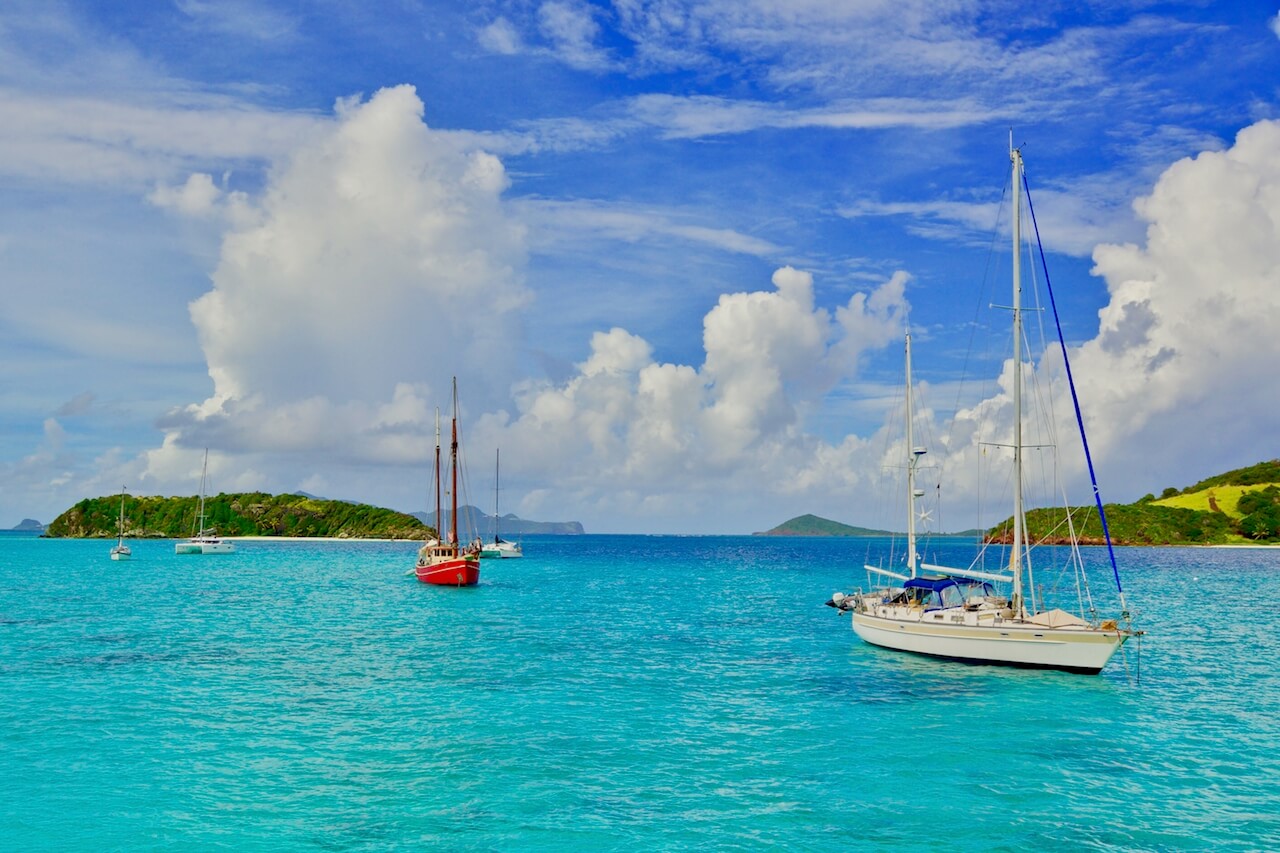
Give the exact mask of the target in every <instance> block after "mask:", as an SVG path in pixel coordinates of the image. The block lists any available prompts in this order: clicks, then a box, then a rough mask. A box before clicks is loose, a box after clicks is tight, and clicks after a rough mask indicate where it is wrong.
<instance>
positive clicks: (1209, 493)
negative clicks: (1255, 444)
mask: <svg viewBox="0 0 1280 853" xmlns="http://www.w3.org/2000/svg"><path fill="white" fill-rule="evenodd" d="M1267 486H1277V487H1280V482H1276V483H1258V484H1251V485H1248V486H1210V487H1209V488H1205V489H1201V490H1199V491H1196V492H1186V493H1183V494H1180V495H1174V496H1173V497H1171V498H1162V499H1161V500H1158V501H1152V502H1151V503H1152V505H1153V506H1169V507H1177V508H1178V509H1194V510H1198V511H1199V512H1221V513H1225V514H1226V515H1228V516H1230V517H1231V518H1239V517H1240V512H1239V511H1238V510H1237V509H1236V504H1237V503H1238V502H1239V500H1240V496H1241V495H1242V494H1244V493H1245V492H1253V491H1257V490H1258V489H1265V488H1266V487H1267Z"/></svg>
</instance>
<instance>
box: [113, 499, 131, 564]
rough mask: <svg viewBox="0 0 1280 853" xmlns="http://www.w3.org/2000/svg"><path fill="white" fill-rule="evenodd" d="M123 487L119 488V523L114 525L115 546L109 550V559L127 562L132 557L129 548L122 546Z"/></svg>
mask: <svg viewBox="0 0 1280 853" xmlns="http://www.w3.org/2000/svg"><path fill="white" fill-rule="evenodd" d="M124 489H125V487H124V486H121V487H120V521H119V522H118V523H117V525H116V546H115V547H114V548H112V549H111V559H113V560H128V559H130V558H132V557H133V552H132V551H130V550H129V546H128V545H126V544H124Z"/></svg>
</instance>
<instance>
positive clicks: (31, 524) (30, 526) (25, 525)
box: [12, 518, 44, 533]
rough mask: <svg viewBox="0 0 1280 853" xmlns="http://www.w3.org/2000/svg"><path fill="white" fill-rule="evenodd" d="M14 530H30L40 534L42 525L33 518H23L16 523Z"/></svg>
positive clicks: (42, 528)
mask: <svg viewBox="0 0 1280 853" xmlns="http://www.w3.org/2000/svg"><path fill="white" fill-rule="evenodd" d="M12 529H14V530H30V531H34V532H36V533H40V532H42V531H43V530H44V525H43V524H41V523H40V522H38V521H36V520H35V519H34V518H24V519H22V521H20V522H19V523H18V525H17V526H16V527H14V528H12Z"/></svg>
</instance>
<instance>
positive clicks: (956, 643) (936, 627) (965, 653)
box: [851, 611, 1128, 673]
mask: <svg viewBox="0 0 1280 853" xmlns="http://www.w3.org/2000/svg"><path fill="white" fill-rule="evenodd" d="M851 615H852V617H853V630H854V631H856V632H857V634H858V636H859V637H861V638H862V639H863V640H865V641H866V642H868V643H872V644H874V645H877V646H883V647H884V648H887V649H897V650H899V651H904V652H914V653H916V654H921V655H930V656H933V657H942V658H951V659H954V660H963V661H970V662H973V663H992V664H1003V665H1007V666H1026V667H1039V668H1044V669H1062V670H1068V671H1071V672H1088V673H1096V672H1099V671H1101V670H1102V668H1103V667H1104V666H1106V665H1107V661H1109V660H1111V656H1112V655H1114V654H1115V653H1116V650H1117V649H1119V648H1120V646H1122V645H1123V644H1124V641H1125V640H1127V639H1128V634H1127V633H1126V632H1124V631H1120V630H1110V631H1104V630H1101V629H1098V628H1091V627H1072V628H1046V627H1044V626H1041V625H1033V624H1029V623H1023V622H1014V621H1009V620H1005V621H1004V622H1002V623H1000V624H994V625H963V624H947V623H945V622H942V621H941V620H939V621H938V622H937V624H928V623H926V622H923V621H912V620H906V619H892V618H885V617H880V616H873V615H870V614H866V613H858V612H856V611H854V612H853V613H852V614H851Z"/></svg>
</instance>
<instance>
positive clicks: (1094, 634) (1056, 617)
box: [827, 144, 1141, 673]
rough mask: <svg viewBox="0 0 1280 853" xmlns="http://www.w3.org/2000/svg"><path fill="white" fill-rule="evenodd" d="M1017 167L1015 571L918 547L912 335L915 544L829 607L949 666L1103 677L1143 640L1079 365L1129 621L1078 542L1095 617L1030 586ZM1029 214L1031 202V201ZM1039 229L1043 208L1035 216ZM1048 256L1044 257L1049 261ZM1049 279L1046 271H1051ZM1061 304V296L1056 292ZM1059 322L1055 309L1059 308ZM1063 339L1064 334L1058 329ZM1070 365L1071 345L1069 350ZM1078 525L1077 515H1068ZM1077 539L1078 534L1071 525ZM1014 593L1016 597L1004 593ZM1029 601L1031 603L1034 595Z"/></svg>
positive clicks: (1084, 595) (910, 457) (1016, 167)
mask: <svg viewBox="0 0 1280 853" xmlns="http://www.w3.org/2000/svg"><path fill="white" fill-rule="evenodd" d="M1010 160H1011V162H1012V167H1013V306H1012V314H1013V340H1014V346H1013V370H1012V377H1013V379H1012V386H1013V387H1012V398H1013V408H1014V412H1015V415H1016V416H1015V417H1014V419H1013V441H1012V446H1011V450H1012V457H1013V459H1012V462H1013V476H1012V480H1013V484H1012V493H1013V518H1012V535H1011V547H1010V549H1009V552H1008V565H1007V567H1006V568H1005V569H1004V570H1001V571H989V570H986V569H985V568H983V567H982V565H981V564H980V563H979V562H978V561H975V562H974V563H973V564H971V565H970V566H969V567H967V568H960V567H951V566H942V565H935V564H930V563H925V562H924V561H923V559H922V556H921V554H920V553H919V551H918V547H917V531H916V519H917V517H918V512H917V501H918V500H920V499H921V498H922V497H923V495H924V491H923V490H922V489H919V488H917V485H916V475H917V470H918V466H919V465H920V460H921V458H922V457H923V456H924V455H925V453H926V452H927V450H926V448H924V447H920V446H917V445H916V444H915V443H914V441H915V440H914V436H913V434H912V425H911V422H912V417H913V415H912V406H913V401H912V385H911V335H910V331H908V333H907V335H906V406H907V414H906V418H905V421H906V460H905V468H906V478H905V479H906V482H907V543H906V564H905V566H902V567H901V568H900V569H899V568H898V567H897V566H894V567H893V568H888V567H885V566H873V565H870V564H869V563H868V564H867V565H865V566H864V568H865V569H866V571H867V572H868V575H869V576H878V577H879V578H881V579H882V580H881V584H882V585H881V586H879V587H876V586H875V585H873V587H872V589H871V590H870V591H869V592H863V591H861V590H858V591H855V592H853V593H851V594H846V593H843V592H837V593H835V594H834V595H833V596H832V598H831V600H830V601H828V602H827V603H828V604H829V605H831V606H833V607H836V608H838V609H839V610H840V611H843V612H848V613H849V614H850V617H851V621H852V623H853V630H854V631H855V632H857V634H858V636H859V637H860V638H862V639H863V640H864V641H866V642H868V643H872V644H874V645H877V646H883V647H885V648H889V649H897V650H900V651H906V652H915V653H917V654H922V655H929V656H933V657H940V658H951V659H956V660H962V661H968V662H975V663H991V664H1005V665H1013V666H1026V667H1039V668H1046V669H1058V670H1067V671H1071V672H1081V673H1098V672H1100V671H1101V670H1102V668H1103V667H1105V666H1106V665H1107V663H1108V662H1109V661H1110V660H1111V658H1112V656H1113V655H1114V654H1115V653H1116V652H1117V651H1118V650H1119V649H1120V648H1121V647H1122V646H1123V645H1124V644H1125V643H1126V642H1127V641H1128V640H1129V639H1131V638H1132V637H1134V636H1137V635H1139V634H1140V633H1141V632H1140V631H1135V630H1134V628H1133V626H1132V621H1131V619H1130V615H1129V612H1128V610H1127V609H1126V605H1125V597H1124V589H1123V587H1122V586H1121V584H1120V575H1119V571H1118V569H1117V568H1116V560H1115V552H1114V550H1113V548H1112V546H1111V538H1110V533H1109V531H1108V529H1107V523H1106V512H1105V510H1104V509H1103V505H1102V499H1101V497H1100V493H1099V491H1098V487H1097V479H1096V477H1094V476H1093V474H1094V470H1093V462H1092V458H1091V456H1090V454H1089V444H1088V440H1087V438H1085V437H1084V430H1083V423H1084V421H1083V419H1082V418H1080V417H1079V400H1078V397H1077V395H1076V389H1075V383H1074V379H1073V378H1072V377H1071V372H1070V364H1069V362H1067V377H1068V380H1069V385H1070V387H1071V395H1072V401H1073V403H1074V404H1075V406H1076V412H1077V421H1078V423H1079V424H1080V426H1081V439H1082V442H1083V446H1084V452H1085V458H1086V460H1087V462H1088V468H1089V473H1090V476H1091V478H1092V479H1093V491H1094V496H1095V500H1096V504H1097V509H1098V513H1099V518H1100V520H1101V523H1102V530H1103V534H1104V537H1105V539H1106V543H1107V553H1108V555H1109V556H1110V559H1111V566H1112V570H1113V574H1114V575H1115V580H1116V588H1117V591H1118V593H1119V604H1120V613H1119V615H1118V616H1117V617H1116V618H1111V619H1105V618H1100V617H1099V616H1098V613H1097V610H1096V609H1095V608H1094V606H1093V602H1092V598H1091V597H1090V595H1089V593H1088V587H1087V584H1085V583H1084V574H1083V564H1082V562H1081V560H1080V552H1079V549H1078V547H1077V546H1076V543H1075V542H1074V541H1073V542H1072V545H1071V549H1070V550H1071V555H1072V560H1073V561H1074V563H1073V564H1074V566H1075V569H1076V577H1077V581H1078V583H1080V584H1081V589H1080V595H1079V598H1078V601H1080V602H1081V603H1082V610H1084V611H1085V612H1086V613H1087V615H1077V614H1073V613H1069V612H1067V611H1065V610H1062V609H1059V608H1052V609H1041V608H1040V607H1039V606H1038V602H1037V601H1036V596H1035V595H1034V589H1031V590H1028V589H1027V588H1026V586H1025V576H1026V575H1027V573H1028V572H1029V571H1030V567H1031V552H1032V549H1033V547H1034V546H1033V544H1032V543H1031V542H1030V541H1029V537H1028V536H1027V533H1026V518H1025V511H1024V508H1023V501H1024V497H1023V472H1022V467H1023V455H1024V453H1023V452H1024V449H1025V445H1024V443H1023V403H1022V393H1023V388H1022V385H1023V357H1022V311H1023V309H1022V301H1021V300H1022V284H1021V268H1020V260H1019V258H1020V244H1021V220H1020V216H1021V204H1022V199H1021V191H1022V189H1023V187H1024V186H1025V176H1024V174H1023V164H1022V153H1021V151H1020V150H1019V149H1016V148H1013V146H1012V144H1011V145H1010ZM1027 200H1028V205H1030V194H1029V193H1028V199H1027ZM1031 211H1032V216H1033V222H1034V208H1031ZM1042 257H1043V253H1042ZM1046 279H1047V271H1046ZM1050 298H1051V299H1052V291H1050ZM1055 319H1056V309H1055ZM1059 339H1060V340H1061V330H1060V329H1059ZM1062 355H1063V359H1064V362H1066V346H1065V344H1063V345H1062ZM1068 519H1069V515H1068ZM1068 530H1069V532H1070V533H1071V534H1072V535H1071V536H1070V538H1072V539H1074V535H1073V534H1074V527H1073V526H1072V525H1070V524H1068ZM1006 588H1007V589H1008V590H1009V592H1008V594H1007V595H1005V594H1000V592H999V590H1004V589H1006ZM1029 593H1030V594H1029Z"/></svg>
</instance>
